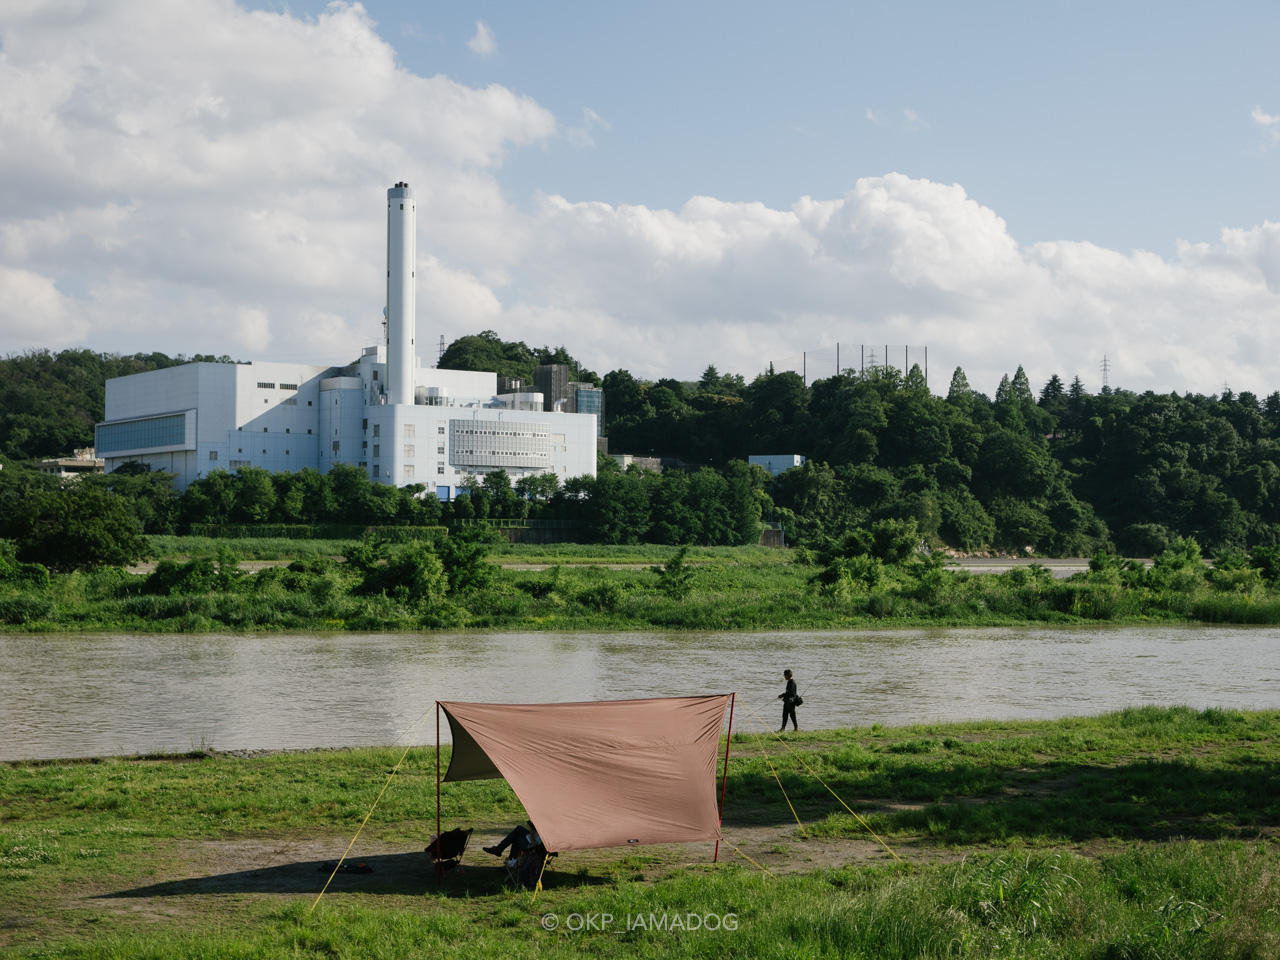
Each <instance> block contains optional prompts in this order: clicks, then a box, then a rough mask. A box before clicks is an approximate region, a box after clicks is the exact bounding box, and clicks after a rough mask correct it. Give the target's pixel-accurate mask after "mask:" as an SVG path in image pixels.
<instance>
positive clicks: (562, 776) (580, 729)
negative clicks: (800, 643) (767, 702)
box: [436, 694, 733, 852]
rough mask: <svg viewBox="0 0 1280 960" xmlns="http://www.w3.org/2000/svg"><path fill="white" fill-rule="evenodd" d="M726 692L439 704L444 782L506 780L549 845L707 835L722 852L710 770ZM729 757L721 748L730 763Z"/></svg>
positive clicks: (578, 847)
mask: <svg viewBox="0 0 1280 960" xmlns="http://www.w3.org/2000/svg"><path fill="white" fill-rule="evenodd" d="M732 697H733V695H732V694H724V695H720V696H710V697H664V698H661V699H652V700H607V701H599V702H596V703H530V704H498V703H457V702H442V701H437V708H438V709H439V710H443V711H444V714H445V716H446V717H447V718H448V720H449V728H450V730H451V731H452V733H453V756H452V759H451V760H450V762H449V769H448V772H447V773H446V774H445V776H444V779H445V780H446V781H459V780H490V779H496V778H502V779H505V780H506V781H507V782H508V783H509V784H510V785H511V789H512V790H513V791H515V794H516V796H517V797H519V798H520V801H521V802H522V803H523V804H524V807H525V810H527V811H528V813H529V817H530V819H531V820H533V822H534V823H535V824H536V825H537V828H538V833H539V834H540V835H541V837H542V841H543V843H544V844H545V845H546V848H547V849H548V850H551V851H557V852H558V851H562V850H585V849H590V848H593V847H615V846H630V845H634V844H645V843H684V842H689V841H694V840H715V841H717V852H718V848H719V840H720V839H721V836H720V814H721V806H722V804H723V800H724V781H723V779H722V781H721V784H720V802H719V803H717V798H716V792H717V791H716V786H717V785H716V766H717V760H718V753H719V746H720V726H721V723H722V721H723V719H724V715H725V709H726V708H728V707H730V706H731V703H732ZM438 723H439V714H438V713H437V729H438ZM729 724H730V732H732V728H733V716H732V712H730V717H729ZM437 739H438V734H437ZM437 750H438V747H437ZM728 759H729V758H728V749H727V748H726V750H725V769H726V771H727V769H728ZM438 768H439V761H438V760H437V771H438ZM438 776H439V774H438V773H437V777H438ZM436 790H437V798H436V810H437V819H438V817H439V784H438V781H437V787H436Z"/></svg>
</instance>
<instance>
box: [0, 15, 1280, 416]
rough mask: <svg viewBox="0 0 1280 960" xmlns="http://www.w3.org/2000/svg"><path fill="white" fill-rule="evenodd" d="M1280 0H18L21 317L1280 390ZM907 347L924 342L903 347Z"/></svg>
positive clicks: (13, 273) (4, 254)
mask: <svg viewBox="0 0 1280 960" xmlns="http://www.w3.org/2000/svg"><path fill="white" fill-rule="evenodd" d="M1278 34H1280V7H1277V6H1276V5H1275V4H1264V3H1248V2H1241V3H1233V4H1229V5H1215V6H1212V7H1211V6H1209V5H1205V4H1194V5H1193V4H1185V3H1176V2H1175V3H1170V2H1163V3H1159V4H1157V3H1145V2H1133V3H1124V4H1115V3H1108V4H1103V3H1092V2H1082V3H1074V4H1070V5H1067V4H1062V5H1054V6H1050V5H1044V4H1015V3H973V4H942V3H936V4H934V3H901V4H892V5H876V6H872V5H866V4H850V3H840V4H836V3H832V4H823V3H804V2H797V3H793V4H790V5H787V6H786V7H785V8H784V7H783V6H782V5H780V4H763V3H754V2H736V3H732V4H730V3H689V2H683V3H668V2H664V0H655V2H650V3H647V4H644V5H632V6H630V7H627V6H624V5H620V4H600V3H591V4H588V3H572V2H564V3H558V4H554V5H534V4H523V3H473V2H470V0H459V2H454V3H451V4H432V5H426V4H422V3H409V2H404V3H400V2H392V0H385V2H382V0H369V2H368V3H365V4H363V5H361V4H357V3H328V4H326V3H316V2H290V3H288V4H285V3H280V2H277V0H261V2H257V3H240V4H236V3H233V2H230V0H184V2H183V3H182V4H173V3H169V2H162V0H48V2H30V0H8V2H6V3H5V4H4V6H3V8H2V9H0V354H11V353H19V352H22V351H25V350H30V349H41V348H48V349H53V350H58V349H63V348H68V347H88V348H91V349H94V350H101V351H108V352H119V353H133V352H137V351H152V350H160V351H163V352H166V353H170V354H176V353H184V354H188V355H190V354H195V353H212V354H229V355H231V356H233V357H235V358H237V359H244V360H252V359H261V360H298V361H304V362H309V363H321V364H330V363H334V364H336V363H345V362H347V361H349V360H350V359H351V358H352V357H354V356H355V355H356V354H357V353H358V351H359V350H360V348H362V347H364V346H366V345H368V344H371V343H374V342H376V341H377V340H378V338H379V337H380V336H381V317H382V307H383V305H384V303H385V243H386V239H385V237H386V234H385V231H386V227H385V219H384V217H385V191H386V189H387V188H388V187H390V186H391V185H392V184H393V183H396V182H398V181H402V180H403V181H408V182H409V183H410V184H411V186H412V187H413V189H414V190H415V193H416V195H417V197H418V273H417V276H418V280H419V285H418V314H417V325H418V331H417V341H418V344H419V350H420V352H421V354H422V360H423V362H424V364H427V365H429V364H431V363H432V362H434V360H435V357H436V352H437V351H436V347H437V343H438V341H439V338H441V337H443V338H444V339H445V340H446V341H452V340H453V339H455V338H456V337H459V336H463V335H465V334H469V333H477V332H480V331H481V330H493V331H495V332H496V333H498V334H499V335H500V336H502V337H503V338H504V339H508V340H523V341H525V342H527V343H529V344H530V345H531V346H541V345H544V344H545V345H550V346H558V345H561V344H563V345H564V346H566V347H567V348H568V349H569V351H570V353H572V354H574V355H575V356H577V357H578V358H579V359H580V360H581V361H582V362H583V363H585V364H586V365H587V366H589V367H590V368H592V369H594V370H596V371H597V372H599V373H604V372H606V371H608V370H612V369H618V368H625V369H628V370H630V371H631V372H632V373H634V374H635V375H637V376H640V377H649V378H658V377H663V376H670V377H676V378H679V379H696V378H697V377H698V376H699V375H700V374H701V372H702V371H703V369H704V368H705V367H706V366H707V365H708V364H714V365H715V366H716V367H717V368H718V369H719V370H720V371H721V372H726V371H728V372H736V373H741V374H743V375H744V376H746V377H747V379H748V380H750V379H751V378H752V377H754V376H755V375H757V374H758V373H760V372H761V371H763V370H765V369H766V368H767V367H768V366H769V365H770V364H773V365H774V367H775V369H787V368H790V369H797V370H800V369H803V370H804V371H805V373H806V374H807V375H808V376H809V377H810V378H812V377H813V376H828V375H830V374H831V373H833V372H834V371H835V369H836V345H837V344H839V345H840V359H841V365H842V366H845V367H848V366H850V365H853V366H856V365H858V364H859V363H860V362H861V358H862V356H863V355H864V354H863V351H862V350H861V348H860V345H862V344H866V345H876V346H875V351H876V353H877V354H878V355H880V356H881V357H883V352H884V345H891V346H890V357H891V359H892V360H893V362H895V363H901V359H900V358H903V357H906V358H909V360H910V362H917V361H922V360H923V358H924V350H925V348H927V349H928V356H929V374H930V383H931V386H932V387H933V388H934V389H935V391H937V392H945V391H946V388H947V384H948V382H949V380H950V376H951V371H952V370H953V369H954V368H955V367H956V366H961V367H963V368H964V369H965V371H966V373H967V374H968V378H969V381H970V383H972V384H973V386H974V387H975V388H977V389H979V390H982V391H984V392H986V393H988V394H990V393H993V392H994V390H995V388H996V385H997V383H998V381H999V379H1000V377H1001V376H1002V375H1003V374H1005V373H1012V372H1013V370H1014V369H1015V368H1016V367H1017V366H1018V365H1019V364H1021V365H1023V366H1024V367H1025V368H1026V371H1027V374H1028V375H1029V377H1030V378H1031V381H1032V384H1033V385H1034V386H1036V387H1038V386H1039V385H1040V384H1042V383H1043V382H1044V381H1045V380H1046V379H1047V378H1048V377H1049V376H1050V375H1051V374H1054V373H1056V374H1058V375H1060V376H1062V377H1063V378H1064V379H1065V380H1067V381H1070V379H1071V378H1072V377H1074V376H1079V377H1080V378H1081V379H1082V380H1083V381H1084V383H1085V385H1086V387H1088V388H1089V389H1091V390H1096V389H1097V388H1098V387H1099V386H1101V383H1102V373H1101V369H1100V363H1101V361H1102V359H1103V357H1104V356H1105V357H1106V359H1107V363H1108V367H1109V382H1110V384H1111V385H1112V386H1120V387H1127V388H1130V389H1135V390H1148V389H1150V390H1156V391H1161V392H1167V391H1179V392H1182V391H1188V390H1189V391H1196V392H1202V393H1217V392H1219V391H1221V390H1222V389H1223V387H1224V385H1228V386H1230V387H1231V388H1232V389H1234V390H1236V391H1241V390H1252V391H1253V392H1255V393H1258V394H1265V393H1270V392H1271V391H1273V390H1276V389H1280V359H1278V358H1280V349H1278V348H1280V190H1277V185H1278V181H1277V174H1278V173H1280V58H1277V57H1276V56H1275V44H1276V37H1277V35H1278ZM907 345H910V346H909V352H908V351H907Z"/></svg>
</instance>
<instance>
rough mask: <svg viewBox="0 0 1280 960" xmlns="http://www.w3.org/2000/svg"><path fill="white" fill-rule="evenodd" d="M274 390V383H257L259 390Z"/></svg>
mask: <svg viewBox="0 0 1280 960" xmlns="http://www.w3.org/2000/svg"><path fill="white" fill-rule="evenodd" d="M275 388H276V385H275V384H274V383H263V382H262V381H261V380H259V381H258V389H259V390H274V389H275Z"/></svg>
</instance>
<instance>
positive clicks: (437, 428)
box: [436, 427, 444, 437]
mask: <svg viewBox="0 0 1280 960" xmlns="http://www.w3.org/2000/svg"><path fill="white" fill-rule="evenodd" d="M436 433H438V434H440V436H442V437H443V436H444V427H436Z"/></svg>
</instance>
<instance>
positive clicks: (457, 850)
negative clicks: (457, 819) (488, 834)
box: [426, 827, 475, 872]
mask: <svg viewBox="0 0 1280 960" xmlns="http://www.w3.org/2000/svg"><path fill="white" fill-rule="evenodd" d="M474 829H475V828H474V827H468V828H467V829H466V830H463V829H461V828H460V827H458V828H455V829H453V830H446V831H445V832H444V833H442V834H440V836H439V837H436V838H434V839H433V840H432V841H431V843H430V845H428V847H427V849H426V854H427V856H429V857H430V858H431V859H432V860H433V861H434V862H435V866H436V870H438V871H441V872H443V871H445V870H451V869H452V868H454V867H456V866H459V865H460V864H461V863H462V855H463V854H464V853H465V852H466V850H467V841H468V840H470V839H471V831H472V830H474Z"/></svg>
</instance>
